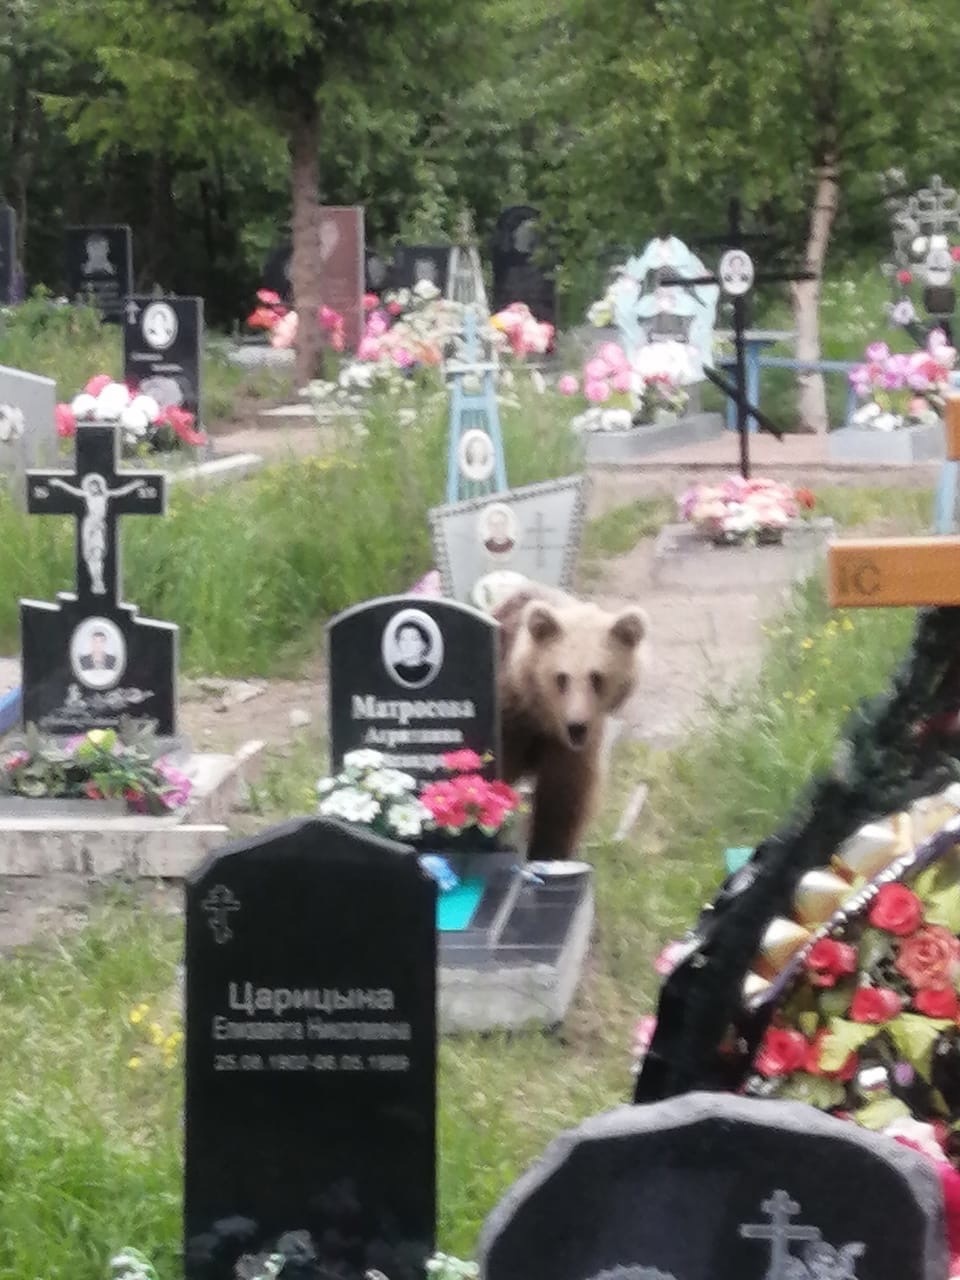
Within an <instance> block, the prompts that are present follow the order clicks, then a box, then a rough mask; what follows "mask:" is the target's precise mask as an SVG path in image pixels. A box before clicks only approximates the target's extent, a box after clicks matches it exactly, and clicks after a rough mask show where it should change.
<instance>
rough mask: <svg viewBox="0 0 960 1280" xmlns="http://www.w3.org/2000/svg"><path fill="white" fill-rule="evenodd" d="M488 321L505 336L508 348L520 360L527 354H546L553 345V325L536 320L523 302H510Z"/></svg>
mask: <svg viewBox="0 0 960 1280" xmlns="http://www.w3.org/2000/svg"><path fill="white" fill-rule="evenodd" d="M490 323H491V325H492V326H493V328H494V329H498V330H499V331H500V332H501V333H503V334H504V335H505V336H506V339H507V342H508V344H509V346H510V350H511V351H512V352H513V354H514V355H515V356H516V357H517V358H518V359H520V360H522V359H523V358H524V356H529V355H538V356H542V355H546V353H547V352H548V351H550V350H551V348H552V347H553V337H554V332H555V330H554V327H553V325H552V324H547V323H546V321H544V320H538V319H537V318H536V316H535V315H534V314H533V312H532V311H531V310H530V308H529V307H528V306H527V304H526V303H525V302H511V303H510V305H509V306H508V307H504V308H503V310H502V311H498V312H497V314H496V315H494V316H491V317H490Z"/></svg>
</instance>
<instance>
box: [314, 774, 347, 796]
mask: <svg viewBox="0 0 960 1280" xmlns="http://www.w3.org/2000/svg"><path fill="white" fill-rule="evenodd" d="M341 781H342V779H341V778H320V779H319V781H318V782H317V795H318V796H325V795H326V794H327V792H328V791H332V790H333V788H334V787H336V786H338V785H339V784H340V782H341Z"/></svg>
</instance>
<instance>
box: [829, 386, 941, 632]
mask: <svg viewBox="0 0 960 1280" xmlns="http://www.w3.org/2000/svg"><path fill="white" fill-rule="evenodd" d="M944 423H945V427H946V437H947V457H948V458H949V459H950V460H951V461H954V462H957V461H960V396H950V397H949V398H948V399H947V403H946V409H945V412H944ZM827 594H828V597H829V600H830V604H831V605H832V606H833V608H835V609H838V608H839V609H845V608H846V609H848V608H860V609H862V608H864V607H866V608H871V607H873V608H881V607H884V606H886V607H890V606H896V605H905V606H921V605H943V606H947V605H960V537H949V538H948V537H928V538H884V539H883V540H882V541H879V542H878V541H873V540H871V539H870V538H850V539H848V540H845V541H843V542H831V543H830V545H829V548H828V551H827Z"/></svg>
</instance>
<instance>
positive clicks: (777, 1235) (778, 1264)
mask: <svg viewBox="0 0 960 1280" xmlns="http://www.w3.org/2000/svg"><path fill="white" fill-rule="evenodd" d="M760 1208H761V1209H762V1210H763V1212H764V1213H765V1214H766V1215H767V1217H768V1218H769V1219H770V1222H769V1224H765V1223H747V1224H745V1225H744V1226H741V1228H740V1235H741V1236H742V1237H743V1238H744V1239H745V1240H769V1242H770V1265H769V1266H768V1267H767V1274H766V1277H765V1280H787V1271H786V1268H787V1260H788V1259H789V1257H790V1245H791V1244H792V1243H794V1242H796V1243H799V1242H800V1241H819V1240H820V1239H821V1235H820V1231H819V1229H818V1228H817V1227H801V1226H797V1225H793V1226H791V1224H790V1219H791V1218H792V1217H793V1216H794V1214H796V1213H799V1212H800V1206H799V1205H798V1204H797V1202H796V1200H791V1199H790V1197H789V1196H788V1195H787V1193H786V1191H775V1192H774V1193H773V1195H772V1196H771V1197H770V1199H769V1200H765V1201H764V1202H763V1204H762V1205H761V1206H760Z"/></svg>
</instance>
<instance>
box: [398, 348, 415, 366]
mask: <svg viewBox="0 0 960 1280" xmlns="http://www.w3.org/2000/svg"><path fill="white" fill-rule="evenodd" d="M393 363H394V364H395V365H396V366H397V367H398V368H400V369H410V368H411V367H412V366H413V365H415V364H416V360H415V359H414V356H413V352H412V351H410V350H409V349H408V348H407V347H397V349H396V351H394V352H393Z"/></svg>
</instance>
